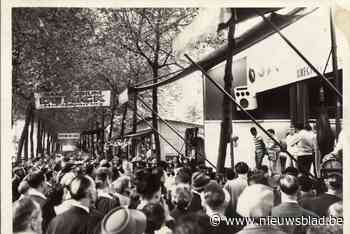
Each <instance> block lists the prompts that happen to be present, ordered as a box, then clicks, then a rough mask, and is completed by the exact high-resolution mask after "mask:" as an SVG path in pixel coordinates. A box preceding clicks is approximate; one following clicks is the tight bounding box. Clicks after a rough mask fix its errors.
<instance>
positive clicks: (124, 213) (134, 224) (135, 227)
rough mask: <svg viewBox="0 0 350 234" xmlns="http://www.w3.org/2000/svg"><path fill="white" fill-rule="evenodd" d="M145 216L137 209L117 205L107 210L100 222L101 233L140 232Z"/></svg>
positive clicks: (126, 233) (144, 228)
mask: <svg viewBox="0 0 350 234" xmlns="http://www.w3.org/2000/svg"><path fill="white" fill-rule="evenodd" d="M146 220H147V219H146V216H145V214H144V213H142V212H141V211H139V210H134V209H128V208H126V207H118V208H115V209H113V210H111V211H110V212H108V213H107V214H106V215H105V217H104V218H103V220H102V222H101V234H142V233H144V232H145V230H146Z"/></svg>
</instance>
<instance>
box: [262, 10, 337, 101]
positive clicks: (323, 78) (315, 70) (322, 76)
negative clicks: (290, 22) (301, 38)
mask: <svg viewBox="0 0 350 234" xmlns="http://www.w3.org/2000/svg"><path fill="white" fill-rule="evenodd" d="M256 14H257V15H259V16H261V17H262V18H263V20H264V21H265V22H267V23H268V24H269V25H270V26H271V27H272V28H273V29H274V30H275V32H277V33H278V34H279V35H280V36H281V38H282V39H283V40H284V41H285V42H286V43H287V44H288V45H289V47H291V48H292V49H293V50H294V52H295V53H297V54H298V55H299V57H300V58H301V59H302V60H304V62H305V63H306V64H307V65H308V66H309V67H310V68H311V69H312V70H313V71H314V72H315V73H316V74H317V75H318V76H319V77H321V78H322V80H323V81H325V82H326V83H327V85H328V86H329V87H330V88H331V89H332V90H333V91H334V92H335V93H336V94H337V95H338V96H339V98H341V99H342V98H343V95H342V94H341V93H340V92H339V90H338V89H337V88H336V87H334V85H333V84H332V83H331V82H330V81H329V80H328V79H327V78H326V77H325V76H324V75H323V74H321V72H319V71H318V70H317V68H316V67H315V66H314V65H312V63H311V62H310V61H309V60H308V59H307V58H306V57H305V56H304V55H303V54H302V53H301V52H300V51H299V50H298V49H297V48H296V47H295V46H294V45H293V44H292V43H291V42H290V41H289V40H288V39H287V38H286V37H285V36H284V35H283V34H282V33H281V31H280V30H279V28H277V27H276V26H275V25H274V24H273V23H272V22H271V21H270V20H268V19H267V18H266V17H265V16H264V15H262V14H260V13H259V12H257V11H256Z"/></svg>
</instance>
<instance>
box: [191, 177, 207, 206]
mask: <svg viewBox="0 0 350 234" xmlns="http://www.w3.org/2000/svg"><path fill="white" fill-rule="evenodd" d="M191 181H192V185H191V187H192V194H193V197H192V201H191V204H190V206H189V208H188V209H189V210H190V212H198V211H202V210H203V207H202V201H201V195H200V194H201V192H202V191H203V190H204V188H205V186H206V185H207V184H208V183H209V182H210V178H209V177H208V176H207V175H205V174H204V173H203V172H195V173H193V175H192V179H191Z"/></svg>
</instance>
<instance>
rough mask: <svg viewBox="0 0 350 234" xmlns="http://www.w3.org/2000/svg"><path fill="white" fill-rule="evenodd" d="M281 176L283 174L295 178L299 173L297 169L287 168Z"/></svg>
mask: <svg viewBox="0 0 350 234" xmlns="http://www.w3.org/2000/svg"><path fill="white" fill-rule="evenodd" d="M283 174H285V175H292V176H295V177H297V176H298V174H299V171H298V169H297V168H295V167H287V168H286V169H285V170H284V171H283Z"/></svg>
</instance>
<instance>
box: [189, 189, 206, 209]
mask: <svg viewBox="0 0 350 234" xmlns="http://www.w3.org/2000/svg"><path fill="white" fill-rule="evenodd" d="M202 210H203V207H202V201H201V197H200V196H199V195H198V194H197V193H193V197H192V200H191V203H190V205H189V207H188V211H189V212H198V211H202Z"/></svg>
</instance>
